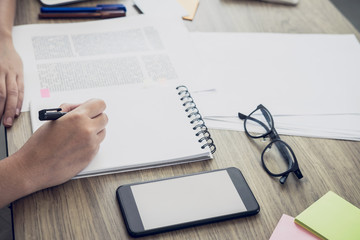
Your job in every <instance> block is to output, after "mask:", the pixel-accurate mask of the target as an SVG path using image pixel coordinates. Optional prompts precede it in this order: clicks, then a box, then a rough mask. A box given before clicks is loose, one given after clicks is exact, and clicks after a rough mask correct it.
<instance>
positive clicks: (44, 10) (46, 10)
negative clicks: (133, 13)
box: [40, 4, 126, 13]
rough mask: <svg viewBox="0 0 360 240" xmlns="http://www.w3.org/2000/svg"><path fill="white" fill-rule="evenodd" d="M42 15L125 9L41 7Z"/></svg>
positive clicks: (103, 6) (102, 6) (116, 6)
mask: <svg viewBox="0 0 360 240" xmlns="http://www.w3.org/2000/svg"><path fill="white" fill-rule="evenodd" d="M40 10H41V12H42V13H75V12H77V13H78V12H101V11H124V12H126V7H125V6H124V5H122V4H116V5H115V4H114V5H101V6H100V7H99V6H96V7H41V9H40Z"/></svg>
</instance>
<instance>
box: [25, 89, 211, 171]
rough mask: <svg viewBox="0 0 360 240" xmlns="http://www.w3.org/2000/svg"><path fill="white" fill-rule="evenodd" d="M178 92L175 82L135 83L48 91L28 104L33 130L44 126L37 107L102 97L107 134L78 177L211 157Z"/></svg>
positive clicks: (48, 106) (56, 105) (55, 105)
mask: <svg viewBox="0 0 360 240" xmlns="http://www.w3.org/2000/svg"><path fill="white" fill-rule="evenodd" d="M177 92H178V91H177V90H176V86H175V85H156V86H154V85H152V86H146V87H144V86H143V85H141V86H139V85H135V86H129V87H128V86H120V87H112V88H99V89H95V90H94V89H90V90H81V91H78V94H74V92H73V91H72V92H71V93H70V92H69V93H68V94H67V93H65V94H64V93H62V94H61V96H57V95H55V94H52V96H51V97H49V98H42V99H38V100H36V101H32V102H31V121H32V127H33V131H35V130H36V129H37V128H38V127H39V126H40V125H41V124H43V122H40V121H39V120H38V119H37V118H38V111H39V110H41V109H44V108H54V107H58V106H59V105H60V104H61V103H63V102H71V103H81V102H84V101H86V100H87V99H90V98H100V99H103V100H104V101H105V102H106V105H107V108H106V110H105V112H106V114H107V115H108V117H109V123H108V125H107V127H106V138H105V140H104V141H103V143H102V144H101V146H100V151H99V152H98V154H97V155H96V157H95V158H94V159H93V160H92V161H91V162H90V164H89V165H88V166H87V167H86V168H85V169H84V170H83V171H82V172H81V173H80V174H79V175H80V176H81V175H86V174H91V173H102V172H104V171H117V170H129V169H135V168H140V167H149V166H152V165H156V164H166V163H173V162H177V161H180V162H182V161H187V160H188V161H191V160H201V159H203V158H205V159H209V158H211V153H210V151H209V149H202V148H201V146H202V145H203V143H199V142H198V139H199V137H197V136H195V133H196V132H195V131H194V130H193V129H192V125H191V124H190V120H189V119H188V118H187V114H186V113H185V108H184V107H183V106H182V102H181V101H180V97H179V95H178V94H177Z"/></svg>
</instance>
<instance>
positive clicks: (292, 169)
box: [238, 104, 303, 184]
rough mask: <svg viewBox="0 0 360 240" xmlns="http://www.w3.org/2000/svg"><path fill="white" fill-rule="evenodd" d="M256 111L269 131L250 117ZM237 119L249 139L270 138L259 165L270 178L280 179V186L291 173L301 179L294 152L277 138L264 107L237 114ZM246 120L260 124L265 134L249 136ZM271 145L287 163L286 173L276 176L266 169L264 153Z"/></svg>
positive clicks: (261, 123)
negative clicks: (248, 112)
mask: <svg viewBox="0 0 360 240" xmlns="http://www.w3.org/2000/svg"><path fill="white" fill-rule="evenodd" d="M258 110H260V111H261V112H262V114H263V116H264V117H265V119H266V121H267V122H268V124H269V126H270V129H269V128H268V127H267V125H266V124H264V123H263V122H262V121H259V120H257V119H255V118H252V117H251V115H252V114H253V113H254V112H256V111H258ZM264 111H265V112H266V113H264ZM238 117H239V118H240V119H242V120H244V129H245V133H246V135H248V136H249V137H251V138H265V137H267V136H269V137H270V139H271V142H270V143H269V144H268V145H267V146H266V147H265V149H264V150H263V152H262V154H261V163H262V166H263V168H264V170H265V171H266V172H267V173H268V174H269V175H270V176H273V177H280V180H279V181H280V183H281V184H284V183H285V181H286V179H287V177H288V176H289V174H290V173H291V172H293V173H294V174H295V175H296V177H297V178H298V179H301V178H302V177H303V175H302V173H301V171H300V168H299V164H298V161H297V159H296V156H295V154H294V151H293V150H292V149H291V147H290V146H289V145H288V144H287V143H286V142H284V141H283V140H281V139H280V136H279V134H278V133H277V132H276V130H275V127H274V119H273V117H272V115H271V113H270V112H269V110H268V109H267V108H266V107H264V106H263V105H262V104H260V105H258V106H257V108H256V109H255V110H254V111H252V112H251V113H250V114H249V115H244V114H242V113H238ZM247 120H251V121H255V122H257V123H258V124H260V125H261V126H262V127H264V129H265V130H266V132H265V133H264V134H261V135H259V136H255V135H251V134H250V133H249V131H248V130H247V127H246V122H247ZM273 144H275V145H276V146H277V147H278V149H279V151H280V153H281V155H282V156H283V158H284V159H285V160H287V161H288V166H289V168H288V170H286V171H284V172H282V173H277V174H275V173H272V172H271V171H270V170H269V169H268V168H267V167H266V164H265V162H264V154H265V152H266V151H267V150H268V149H270V148H271V147H272V145H273ZM281 144H284V145H285V146H286V147H287V149H288V150H289V151H290V154H291V155H292V158H291V156H289V155H288V154H289V153H288V151H286V149H284V147H283V146H284V145H281Z"/></svg>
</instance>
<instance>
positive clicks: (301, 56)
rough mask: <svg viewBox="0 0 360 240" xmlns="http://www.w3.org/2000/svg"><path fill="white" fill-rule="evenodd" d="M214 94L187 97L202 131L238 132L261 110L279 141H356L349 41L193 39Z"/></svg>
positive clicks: (354, 66) (359, 119) (357, 59)
mask: <svg viewBox="0 0 360 240" xmlns="http://www.w3.org/2000/svg"><path fill="white" fill-rule="evenodd" d="M192 37H193V41H194V43H196V44H197V49H198V51H199V55H201V56H202V57H203V63H204V65H205V64H207V65H206V67H205V69H204V71H203V78H204V79H206V80H207V82H208V83H209V84H211V85H212V87H214V88H215V89H216V91H213V92H198V93H197V94H196V95H195V96H194V97H195V98H196V102H197V103H198V105H199V106H200V107H201V112H202V114H203V116H204V117H205V119H206V123H207V125H208V126H209V127H213V128H221V129H234V130H244V128H243V121H242V120H240V119H238V117H237V113H238V112H241V113H243V114H246V115H248V114H250V113H251V112H252V111H253V110H255V108H256V107H257V105H259V104H263V105H264V106H265V107H267V108H268V109H269V111H270V112H271V113H272V114H273V116H274V121H275V127H276V129H277V131H278V132H279V133H281V134H289V135H298V136H311V137H322V138H336V139H351V140H360V125H359V123H360V95H359V94H358V91H359V89H360V68H359V66H360V46H359V43H358V41H357V40H356V38H355V37H354V36H353V35H320V34H264V33H193V34H192Z"/></svg>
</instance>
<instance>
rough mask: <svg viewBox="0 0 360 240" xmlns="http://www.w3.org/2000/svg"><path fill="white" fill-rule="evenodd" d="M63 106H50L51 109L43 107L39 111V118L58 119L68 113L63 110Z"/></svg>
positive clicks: (44, 119)
mask: <svg viewBox="0 0 360 240" xmlns="http://www.w3.org/2000/svg"><path fill="white" fill-rule="evenodd" d="M61 110H62V109H61V108H50V109H43V110H40V111H39V120H40V121H46V120H56V119H58V118H60V117H62V116H64V115H65V114H66V112H61Z"/></svg>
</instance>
